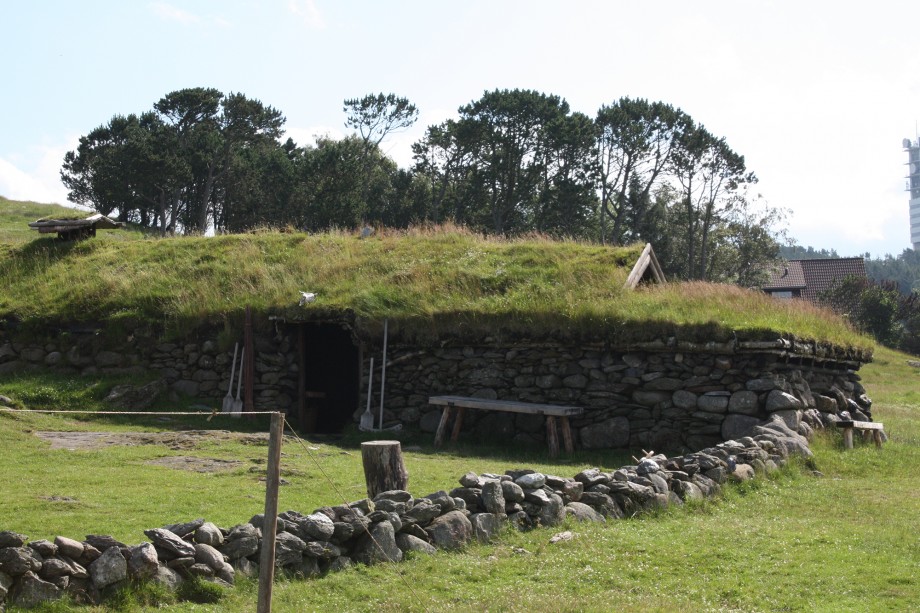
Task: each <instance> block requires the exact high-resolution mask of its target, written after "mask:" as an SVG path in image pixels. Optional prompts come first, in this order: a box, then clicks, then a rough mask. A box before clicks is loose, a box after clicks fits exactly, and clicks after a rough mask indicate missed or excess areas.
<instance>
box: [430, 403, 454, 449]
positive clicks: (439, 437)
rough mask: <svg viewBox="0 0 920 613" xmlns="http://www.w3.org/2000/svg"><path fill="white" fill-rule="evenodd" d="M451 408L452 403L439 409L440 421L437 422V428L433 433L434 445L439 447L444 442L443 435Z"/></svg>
mask: <svg viewBox="0 0 920 613" xmlns="http://www.w3.org/2000/svg"><path fill="white" fill-rule="evenodd" d="M452 408H453V405H452V404H449V405H447V406H446V407H444V410H443V411H441V421H439V422H438V429H437V430H436V431H435V433H434V446H435V447H440V446H441V445H443V444H444V435H445V434H447V422H448V421H450V413H451V409H452Z"/></svg>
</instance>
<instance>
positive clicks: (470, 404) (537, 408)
mask: <svg viewBox="0 0 920 613" xmlns="http://www.w3.org/2000/svg"><path fill="white" fill-rule="evenodd" d="M428 403H429V404H434V405H441V406H451V405H453V406H457V407H466V408H468V409H483V410H486V411H505V412H508V413H526V414H528V415H555V416H557V417H562V416H577V415H581V414H582V413H584V411H585V410H584V409H583V408H581V407H572V406H560V405H555V404H534V403H531V402H517V401H515V400H490V399H487V398H469V397H466V396H431V397H430V398H428Z"/></svg>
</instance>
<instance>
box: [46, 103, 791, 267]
mask: <svg viewBox="0 0 920 613" xmlns="http://www.w3.org/2000/svg"><path fill="white" fill-rule="evenodd" d="M343 112H344V113H345V114H346V120H345V125H346V127H348V128H351V129H352V130H354V132H353V133H352V134H350V135H348V136H346V137H345V138H342V139H338V140H335V139H330V138H319V139H317V141H316V143H315V144H312V145H298V144H297V143H295V142H294V141H293V140H291V139H287V140H286V141H283V142H282V140H281V139H282V135H283V126H284V122H285V119H284V116H283V115H282V114H281V112H280V111H279V110H277V109H275V108H273V107H271V106H268V105H265V104H263V103H262V102H260V101H258V100H255V99H251V98H248V97H247V96H245V95H243V94H239V93H231V94H229V95H225V94H223V93H221V92H220V91H218V90H215V89H212V88H202V87H199V88H189V89H183V90H178V91H175V92H171V93H169V94H167V95H165V96H164V97H163V98H161V99H160V100H159V101H157V102H156V103H155V104H154V105H153V108H152V109H151V110H148V111H145V112H142V113H140V114H130V115H115V116H113V117H112V119H111V120H110V121H109V122H108V123H106V124H103V125H101V126H99V127H97V128H95V129H94V130H92V131H91V132H90V133H89V134H87V135H86V136H84V137H82V138H81V139H80V143H79V146H78V147H77V149H76V150H75V151H71V152H69V153H67V155H66V156H65V159H64V165H63V167H62V170H61V176H62V179H63V181H64V184H65V185H66V186H67V187H68V189H69V190H70V194H69V198H70V199H71V200H73V201H74V202H78V203H81V204H87V205H92V206H94V207H95V208H97V209H98V210H99V211H100V212H103V213H105V214H107V215H111V214H117V216H118V218H119V219H121V220H124V221H129V222H133V223H136V224H138V225H140V226H143V227H149V228H152V229H156V230H158V231H159V232H162V233H164V234H165V233H175V232H184V233H203V232H206V231H209V230H213V231H214V232H240V231H245V230H248V229H251V228H254V227H257V226H265V225H267V226H274V227H285V226H290V227H294V228H297V229H300V230H305V231H310V232H313V231H322V230H325V229H328V228H333V227H339V228H348V227H356V226H359V225H363V224H376V225H386V226H393V227H406V226H408V225H410V224H418V223H441V222H444V221H451V222H453V223H457V224H461V225H465V226H468V227H470V228H472V229H474V230H477V231H481V232H485V233H490V234H499V235H506V236H511V235H519V234H525V233H528V232H541V233H544V234H547V235H551V236H558V237H572V238H578V239H582V240H595V241H599V242H601V243H612V244H626V243H633V242H638V241H644V242H652V243H654V245H655V250H656V252H657V253H658V255H659V259H661V261H662V263H663V265H664V268H665V272H666V273H667V274H669V275H671V276H675V277H679V278H690V279H709V280H727V281H733V282H737V283H741V284H754V283H755V282H756V278H757V276H758V275H759V274H760V273H761V272H762V271H763V270H764V269H765V268H766V265H767V264H768V263H769V262H771V261H772V260H773V259H775V258H776V257H777V254H778V247H779V245H778V242H777V236H778V234H777V233H778V232H780V231H781V223H782V215H781V213H779V212H777V211H776V210H774V209H771V208H770V207H769V206H767V205H765V204H764V203H763V202H762V201H761V200H760V199H759V197H758V196H757V195H756V193H754V192H753V190H752V188H753V186H754V185H755V184H756V181H757V178H756V176H755V175H754V173H753V172H751V171H750V170H748V169H747V167H746V165H745V160H744V157H743V156H742V155H740V154H738V153H736V152H735V151H734V150H732V149H731V147H730V146H729V145H728V143H727V141H726V139H725V138H723V137H718V136H716V135H713V134H711V133H710V132H709V131H708V130H707V129H706V128H705V127H704V126H703V125H702V124H699V123H697V122H695V121H694V119H693V118H691V117H690V116H689V115H687V114H686V113H685V112H683V111H681V110H680V109H679V108H676V107H674V106H672V105H670V104H667V103H665V102H660V101H648V100H644V99H632V98H627V97H621V98H619V99H616V100H614V101H613V102H612V103H610V104H609V105H602V106H601V108H600V109H598V111H597V113H596V114H595V115H594V117H591V116H588V115H586V114H584V113H581V112H578V111H573V110H572V109H571V108H570V106H569V104H568V102H567V101H566V100H565V99H564V98H562V97H560V96H558V95H555V94H547V93H543V92H538V91H534V90H521V89H514V90H508V89H496V90H492V91H486V92H484V93H483V94H482V96H481V97H480V98H478V99H476V100H472V101H470V102H469V103H467V104H464V105H462V106H460V107H459V108H458V110H457V116H456V117H455V118H452V119H448V120H447V121H444V122H442V123H440V124H437V125H431V126H428V127H427V129H426V130H425V133H424V136H423V137H422V138H421V139H420V140H418V141H417V142H416V143H415V144H414V145H413V147H412V151H413V160H414V162H413V165H412V167H411V168H399V166H398V165H397V164H396V163H395V162H393V160H391V159H390V158H389V157H387V156H386V155H385V154H384V153H383V152H382V150H381V148H380V145H381V143H382V142H383V140H384V139H386V138H387V137H388V135H390V134H392V133H394V132H398V131H400V130H404V129H406V128H408V127H410V126H412V125H413V124H414V122H415V121H416V120H417V118H418V115H419V111H418V109H417V107H416V106H415V105H414V104H413V103H412V102H410V101H409V100H408V99H407V98H404V97H401V96H398V95H396V94H393V93H389V94H384V93H376V94H368V95H366V96H363V97H360V98H352V99H347V100H345V101H344V102H343Z"/></svg>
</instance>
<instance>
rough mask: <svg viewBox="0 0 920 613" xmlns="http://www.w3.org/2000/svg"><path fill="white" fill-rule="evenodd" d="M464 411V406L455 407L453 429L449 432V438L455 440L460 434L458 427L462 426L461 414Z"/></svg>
mask: <svg viewBox="0 0 920 613" xmlns="http://www.w3.org/2000/svg"><path fill="white" fill-rule="evenodd" d="M464 413H466V407H459V408H457V416H456V417H455V418H454V429H453V431H452V432H451V433H450V440H451V441H453V442H457V437H458V436H460V428H462V427H463V414H464Z"/></svg>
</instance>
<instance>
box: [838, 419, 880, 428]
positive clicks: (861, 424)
mask: <svg viewBox="0 0 920 613" xmlns="http://www.w3.org/2000/svg"><path fill="white" fill-rule="evenodd" d="M836 426H837V427H838V428H856V429H857V430H884V429H885V425H884V424H883V423H882V422H880V421H855V420H847V421H838V422H837V423H836Z"/></svg>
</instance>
